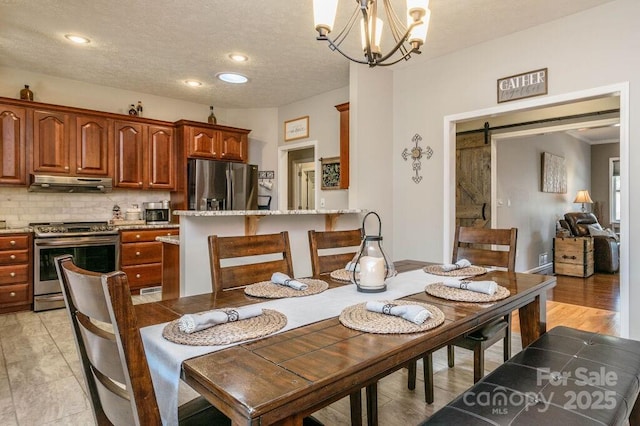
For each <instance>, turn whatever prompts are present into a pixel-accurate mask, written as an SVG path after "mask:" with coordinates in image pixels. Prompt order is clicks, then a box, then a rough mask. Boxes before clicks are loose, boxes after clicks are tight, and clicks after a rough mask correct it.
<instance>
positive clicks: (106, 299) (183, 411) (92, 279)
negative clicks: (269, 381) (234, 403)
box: [55, 255, 231, 426]
mask: <svg viewBox="0 0 640 426" xmlns="http://www.w3.org/2000/svg"><path fill="white" fill-rule="evenodd" d="M55 264H56V270H57V273H58V278H59V280H60V284H61V287H62V294H63V296H64V300H65V306H66V308H67V313H68V314H69V319H70V321H71V327H72V329H73V336H74V339H75V343H76V348H77V350H78V355H79V357H80V362H81V364H82V373H83V376H84V379H85V384H86V387H87V390H88V392H89V399H90V400H91V407H92V408H93V414H94V419H95V421H96V424H98V425H100V426H102V425H112V424H113V425H160V424H161V419H160V412H159V410H158V403H157V401H156V396H155V391H154V389H153V383H152V381H151V373H150V372H149V366H148V364H147V359H146V357H145V353H144V347H143V344H142V338H141V336H140V331H139V329H138V325H137V322H136V315H135V311H134V308H133V303H132V301H131V292H130V290H129V283H128V281H127V275H126V274H125V273H124V272H121V271H117V272H111V273H108V274H100V273H96V272H91V271H87V270H84V269H81V268H79V267H78V266H76V265H75V264H74V263H73V257H72V256H71V255H63V256H58V257H56V258H55ZM178 419H179V423H180V424H181V425H195V424H214V425H218V424H220V425H227V424H231V422H230V420H229V419H228V418H227V417H226V416H224V415H223V414H222V413H221V412H220V411H218V410H217V409H216V408H214V407H213V406H211V405H210V404H209V403H208V402H207V401H206V400H205V399H204V398H203V397H198V398H195V399H193V400H191V401H189V402H187V403H185V404H183V405H181V406H180V407H179V408H178Z"/></svg>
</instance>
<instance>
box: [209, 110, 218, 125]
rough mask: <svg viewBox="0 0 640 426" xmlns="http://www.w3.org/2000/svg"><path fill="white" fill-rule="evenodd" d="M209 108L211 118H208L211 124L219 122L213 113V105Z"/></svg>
mask: <svg viewBox="0 0 640 426" xmlns="http://www.w3.org/2000/svg"><path fill="white" fill-rule="evenodd" d="M209 109H210V110H211V112H210V113H209V118H208V119H207V121H208V122H209V124H218V119H217V118H216V115H215V114H214V113H213V106H210V107H209Z"/></svg>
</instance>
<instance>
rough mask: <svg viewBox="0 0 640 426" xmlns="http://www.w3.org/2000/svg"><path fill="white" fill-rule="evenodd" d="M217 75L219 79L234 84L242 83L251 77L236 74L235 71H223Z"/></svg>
mask: <svg viewBox="0 0 640 426" xmlns="http://www.w3.org/2000/svg"><path fill="white" fill-rule="evenodd" d="M216 77H218V79H220V80H222V81H224V82H227V83H233V84H242V83H246V82H247V81H249V79H248V78H247V77H245V76H244V75H242V74H236V73H234V72H221V73H220V74H218V75H217V76H216Z"/></svg>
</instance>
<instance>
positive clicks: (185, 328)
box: [178, 305, 262, 334]
mask: <svg viewBox="0 0 640 426" xmlns="http://www.w3.org/2000/svg"><path fill="white" fill-rule="evenodd" d="M258 315H262V308H259V307H257V306H251V305H250V306H243V307H241V308H235V309H226V310H224V311H223V310H220V309H216V310H213V311H207V312H202V313H200V314H186V315H183V316H181V317H180V319H179V320H178V329H179V330H180V331H182V332H183V333H187V334H189V333H195V332H196V331H200V330H204V329H207V328H210V327H213V326H214V325H218V324H224V323H227V322H233V321H240V320H243V319H247V318H253V317H257V316H258Z"/></svg>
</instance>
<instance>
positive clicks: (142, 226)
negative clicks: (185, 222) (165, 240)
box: [115, 223, 180, 231]
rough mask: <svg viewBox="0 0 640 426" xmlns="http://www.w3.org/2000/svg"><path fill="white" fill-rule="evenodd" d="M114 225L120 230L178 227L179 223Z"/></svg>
mask: <svg viewBox="0 0 640 426" xmlns="http://www.w3.org/2000/svg"><path fill="white" fill-rule="evenodd" d="M115 227H116V228H117V229H119V230H121V231H129V230H133V229H163V228H179V227H180V224H179V223H169V224H165V225H155V224H154V225H148V224H144V225H143V224H141V225H115Z"/></svg>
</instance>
